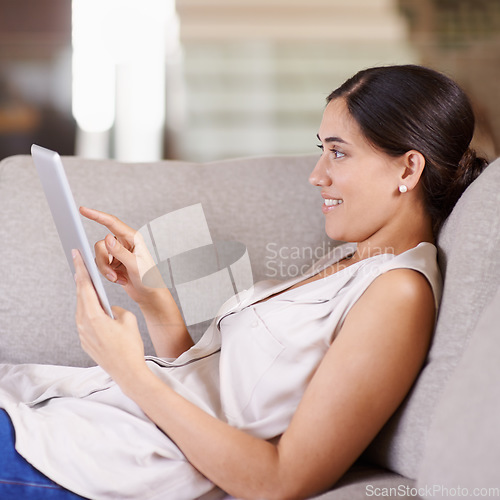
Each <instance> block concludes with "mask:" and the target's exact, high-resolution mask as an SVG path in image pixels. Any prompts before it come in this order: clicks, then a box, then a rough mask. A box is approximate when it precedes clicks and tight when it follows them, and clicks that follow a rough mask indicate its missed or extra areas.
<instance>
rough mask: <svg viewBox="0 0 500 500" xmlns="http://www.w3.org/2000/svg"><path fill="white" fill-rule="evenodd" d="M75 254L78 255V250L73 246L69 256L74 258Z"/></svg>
mask: <svg viewBox="0 0 500 500" xmlns="http://www.w3.org/2000/svg"><path fill="white" fill-rule="evenodd" d="M77 255H78V251H77V250H75V249H74V248H73V250H71V256H72V257H73V259H74V258H76V256H77Z"/></svg>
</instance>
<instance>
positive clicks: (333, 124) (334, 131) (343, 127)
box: [319, 98, 366, 143]
mask: <svg viewBox="0 0 500 500" xmlns="http://www.w3.org/2000/svg"><path fill="white" fill-rule="evenodd" d="M319 136H320V138H321V140H324V139H326V138H328V137H338V138H341V139H343V141H345V142H347V143H359V142H366V140H365V138H364V136H363V134H362V132H361V129H360V127H359V125H358V123H357V122H356V120H355V119H354V118H353V117H352V116H351V114H350V113H349V110H348V109H347V104H346V102H345V100H344V99H342V98H337V99H333V100H332V101H330V102H329V103H328V105H327V107H326V108H325V111H324V112H323V119H322V121H321V125H320V129H319Z"/></svg>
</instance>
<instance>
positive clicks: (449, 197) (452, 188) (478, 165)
mask: <svg viewBox="0 0 500 500" xmlns="http://www.w3.org/2000/svg"><path fill="white" fill-rule="evenodd" d="M487 165H488V161H487V160H486V159H484V158H482V157H480V156H477V154H476V151H474V149H472V148H471V147H469V148H467V150H466V151H465V153H464V154H463V155H462V158H461V159H460V162H459V163H458V168H457V169H456V170H455V178H454V179H453V180H452V182H451V183H450V185H449V187H448V190H447V193H446V198H445V206H447V212H448V215H449V213H450V212H451V211H452V209H453V207H454V206H455V203H456V202H457V201H458V199H459V198H460V196H462V193H463V192H464V191H465V190H466V189H467V187H468V186H469V185H470V184H471V183H472V182H473V181H474V180H475V179H477V177H479V174H480V173H481V172H482V171H483V170H484V169H485V168H486V167H487Z"/></svg>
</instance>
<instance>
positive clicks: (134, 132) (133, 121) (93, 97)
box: [73, 0, 179, 161]
mask: <svg viewBox="0 0 500 500" xmlns="http://www.w3.org/2000/svg"><path fill="white" fill-rule="evenodd" d="M178 48H179V29H178V20H177V16H176V13H175V0H140V1H139V0H73V114H74V117H75V119H76V121H77V123H78V126H79V128H80V129H81V130H83V131H85V132H89V133H96V132H105V131H107V130H109V129H110V128H111V127H112V126H113V125H114V137H115V148H114V149H115V151H116V154H115V156H116V157H117V158H119V159H124V160H130V161H135V160H155V159H158V158H160V157H161V154H162V130H163V127H164V122H165V61H166V58H167V56H168V54H169V53H171V52H172V51H175V50H178Z"/></svg>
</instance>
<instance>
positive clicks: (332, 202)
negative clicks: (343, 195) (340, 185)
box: [325, 199, 344, 207]
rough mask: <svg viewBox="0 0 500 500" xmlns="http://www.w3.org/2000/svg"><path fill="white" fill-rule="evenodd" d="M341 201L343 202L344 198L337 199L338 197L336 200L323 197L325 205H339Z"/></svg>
mask: <svg viewBox="0 0 500 500" xmlns="http://www.w3.org/2000/svg"><path fill="white" fill-rule="evenodd" d="M343 202H344V200H339V199H337V200H334V199H325V205H326V206H327V207H332V206H334V205H340V204H341V203H343Z"/></svg>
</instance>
